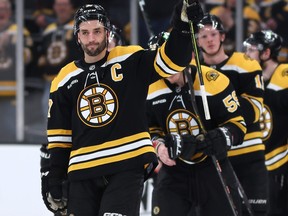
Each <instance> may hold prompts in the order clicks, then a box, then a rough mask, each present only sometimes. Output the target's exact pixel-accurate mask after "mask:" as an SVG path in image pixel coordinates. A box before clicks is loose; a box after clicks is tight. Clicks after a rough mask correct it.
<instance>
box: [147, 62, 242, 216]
mask: <svg viewBox="0 0 288 216" xmlns="http://www.w3.org/2000/svg"><path fill="white" fill-rule="evenodd" d="M190 69H192V71H191V70H190V73H191V74H189V76H191V77H192V79H193V88H194V92H192V93H191V92H190V93H191V94H195V101H196V104H197V107H198V110H199V114H198V113H197V112H196V111H195V107H193V106H192V104H191V95H190V93H189V86H188V83H187V82H186V80H187V77H186V76H185V74H184V73H183V72H182V73H178V74H175V75H173V76H171V77H168V78H167V79H161V80H159V81H156V82H155V83H153V84H151V85H150V87H149V94H148V97H147V116H148V122H149V128H150V133H151V136H152V138H153V140H154V141H153V144H154V146H155V148H156V152H157V155H158V158H159V160H160V161H161V162H162V164H163V165H162V167H161V169H160V171H159V173H158V175H157V182H156V183H155V186H154V190H153V195H152V215H157V216H162V215H163V216H170V215H171V216H175V215H179V216H187V215H195V209H196V208H197V209H198V210H197V212H198V214H197V215H199V216H200V215H203V216H204V215H205V216H210V215H211V216H212V215H213V216H214V215H233V212H232V209H231V207H230V205H229V202H228V200H227V197H226V195H225V191H224V188H223V185H222V184H221V181H220V179H219V177H218V173H217V171H216V168H215V166H214V164H213V162H212V160H211V157H209V156H211V155H216V157H217V159H218V160H219V163H220V165H221V168H222V171H223V174H224V175H225V179H226V180H227V185H228V187H229V190H230V192H231V195H232V199H233V200H232V201H233V203H234V205H235V206H234V207H235V208H236V209H235V210H236V211H237V212H239V213H241V199H240V196H239V195H238V191H237V189H236V187H235V185H234V181H235V179H234V177H233V176H232V175H231V174H232V173H231V172H229V171H227V169H228V168H227V166H228V164H227V149H229V148H230V147H231V146H234V145H238V144H240V143H242V141H243V137H244V134H245V132H246V127H245V122H244V120H243V117H242V116H241V112H240V108H239V103H238V99H237V97H236V94H235V91H234V89H233V87H232V85H231V83H230V81H229V79H228V78H227V77H226V76H225V75H223V74H221V73H219V72H218V71H216V70H214V69H210V68H208V67H205V66H202V71H203V77H204V82H205V87H206V90H207V93H208V99H207V100H208V104H209V110H210V112H211V120H205V118H204V109H203V103H202V100H201V96H200V94H199V90H200V89H199V88H200V85H199V77H198V75H196V68H195V66H191V68H190ZM197 115H199V117H200V118H201V120H202V122H203V125H204V127H205V129H206V130H207V134H206V135H204V137H205V138H204V140H202V141H201V142H200V141H198V138H199V137H200V136H201V135H200V134H201V133H202V131H201V127H200V125H201V122H199V119H198V118H197ZM170 134H172V135H170ZM174 134H175V135H176V134H181V135H182V138H180V139H183V141H182V144H181V146H182V147H180V148H179V146H177V145H178V142H177V136H176V139H175V140H174V141H173V139H174V138H175V135H174ZM177 151H178V152H177ZM180 152H181V153H180ZM179 154H180V156H179ZM178 156H179V158H178ZM207 156H208V157H207ZM239 215H241V214H239Z"/></svg>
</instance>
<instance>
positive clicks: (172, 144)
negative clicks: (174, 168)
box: [164, 134, 183, 160]
mask: <svg viewBox="0 0 288 216" xmlns="http://www.w3.org/2000/svg"><path fill="white" fill-rule="evenodd" d="M164 140H165V146H166V147H167V149H168V154H169V158H170V159H172V160H175V159H176V158H178V157H179V155H180V154H181V151H182V145H183V143H182V138H181V136H180V135H179V134H167V135H166V136H165V137H164Z"/></svg>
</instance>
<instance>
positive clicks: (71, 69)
mask: <svg viewBox="0 0 288 216" xmlns="http://www.w3.org/2000/svg"><path fill="white" fill-rule="evenodd" d="M82 71H83V69H81V68H78V67H77V66H76V64H75V62H74V61H73V62H70V63H68V64H67V65H65V66H64V67H63V68H62V69H61V70H60V71H59V73H58V74H57V76H56V77H55V78H54V79H53V81H52V83H51V92H54V91H56V90H57V89H58V88H59V87H61V86H63V85H64V84H65V83H66V82H67V81H68V80H69V78H70V77H72V76H75V75H77V74H79V73H81V72H82Z"/></svg>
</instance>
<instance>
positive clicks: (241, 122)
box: [220, 116, 247, 134]
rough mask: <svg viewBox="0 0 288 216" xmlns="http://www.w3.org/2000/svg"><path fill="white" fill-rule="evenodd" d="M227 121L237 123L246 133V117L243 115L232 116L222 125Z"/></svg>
mask: <svg viewBox="0 0 288 216" xmlns="http://www.w3.org/2000/svg"><path fill="white" fill-rule="evenodd" d="M227 123H232V124H235V125H236V126H237V127H238V128H239V129H240V130H242V131H243V133H244V134H245V133H246V131H247V128H246V123H245V121H244V118H243V117H242V116H237V117H235V118H231V119H229V120H228V121H226V122H224V123H223V124H221V125H220V126H222V125H225V124H227Z"/></svg>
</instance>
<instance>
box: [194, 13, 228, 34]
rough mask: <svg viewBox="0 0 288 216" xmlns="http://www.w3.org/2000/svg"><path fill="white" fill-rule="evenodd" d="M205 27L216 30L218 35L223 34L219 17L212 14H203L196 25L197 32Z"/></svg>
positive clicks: (223, 30)
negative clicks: (208, 26) (209, 26)
mask: <svg viewBox="0 0 288 216" xmlns="http://www.w3.org/2000/svg"><path fill="white" fill-rule="evenodd" d="M205 25H211V26H212V28H213V29H216V30H218V31H219V32H220V33H225V29H224V26H223V24H222V21H221V20H220V18H219V17H217V16H216V15H213V14H209V13H205V14H204V16H203V18H202V19H201V20H200V21H199V23H198V24H197V30H198V31H199V29H202V28H204V27H205Z"/></svg>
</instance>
